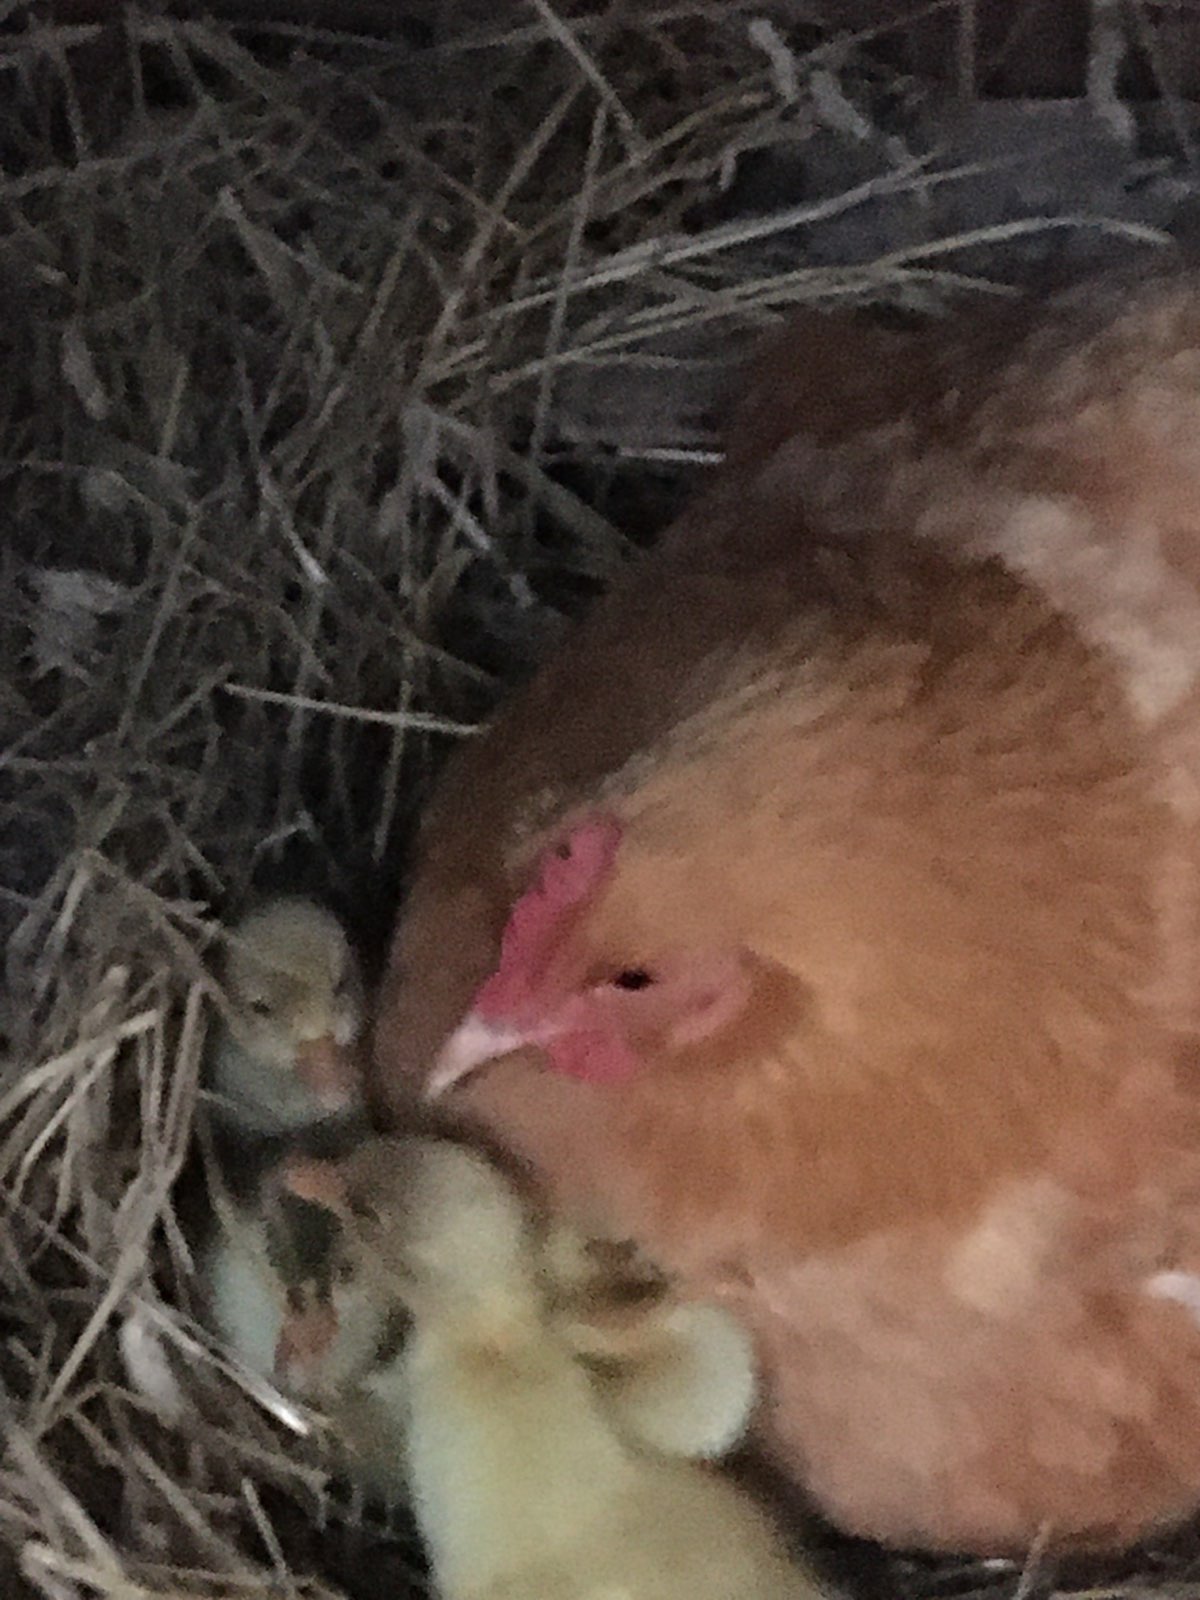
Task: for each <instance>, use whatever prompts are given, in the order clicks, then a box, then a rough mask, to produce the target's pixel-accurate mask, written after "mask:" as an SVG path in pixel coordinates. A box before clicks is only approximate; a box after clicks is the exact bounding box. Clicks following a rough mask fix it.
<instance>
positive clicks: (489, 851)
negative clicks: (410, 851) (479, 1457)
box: [375, 274, 1200, 1553]
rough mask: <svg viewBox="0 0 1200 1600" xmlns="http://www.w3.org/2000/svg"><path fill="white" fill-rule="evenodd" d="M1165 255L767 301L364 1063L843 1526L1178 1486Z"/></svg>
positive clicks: (1193, 759)
mask: <svg viewBox="0 0 1200 1600" xmlns="http://www.w3.org/2000/svg"><path fill="white" fill-rule="evenodd" d="M1198 675H1200V278H1196V277H1193V276H1189V275H1186V274H1183V275H1178V276H1173V275H1158V276H1154V277H1144V278H1142V279H1141V280H1139V281H1137V282H1135V283H1133V284H1132V285H1131V284H1130V283H1128V282H1122V283H1114V284H1110V285H1100V286H1097V285H1088V286H1086V287H1084V288H1082V289H1075V290H1070V291H1067V292H1065V293H1060V294H1058V295H1056V296H1053V297H1049V298H1047V299H1045V300H1043V301H1042V302H1040V303H1039V304H1032V305H1027V306H1023V307H1020V308H1018V309H1017V310H1015V311H1013V310H1006V311H1004V312H1002V313H999V314H992V315H989V316H987V317H982V316H974V317H970V318H966V319H964V321H963V322H962V324H961V325H957V326H956V325H954V324H948V325H943V326H940V327H938V328H936V329H934V330H932V331H931V332H924V333H919V334H912V335H903V334H898V333H897V334H893V333H884V332H881V331H879V330H870V329H859V328H858V327H857V326H856V325H855V324H854V323H853V322H851V321H849V320H847V319H841V320H838V321H835V322H829V323H822V322H821V321H820V320H819V319H814V318H810V319H808V320H807V322H804V323H801V324H799V325H797V327H796V328H795V329H794V330H792V332H791V333H790V334H789V335H788V336H787V337H785V339H784V340H783V341H782V342H781V344H780V345H779V346H778V347H777V348H776V349H775V350H774V351H772V352H769V353H767V354H765V355H764V356H762V357H760V359H759V361H758V363H757V365H756V366H755V367H753V368H752V370H751V374H750V382H749V387H748V392H747V398H746V400H745V402H744V403H743V406H742V409H741V412H740V414H739V416H738V417H737V418H736V419H735V423H734V427H733V431H732V435H731V442H730V452H729V462H728V465H727V467H726V469H725V471H724V473H723V474H722V475H721V476H720V477H719V479H718V480H717V481H715V482H714V484H713V485H712V486H711V487H710V489H709V490H708V491H707V492H706V493H705V494H703V495H702V496H701V497H700V498H699V499H698V501H697V502H696V504H695V505H694V506H693V507H692V509H691V510H690V511H689V512H688V513H687V514H686V515H685V516H684V517H683V518H682V519H681V521H680V522H679V523H678V524H677V525H676V526H675V527H674V528H673V529H672V530H671V531H670V532H669V533H668V534H667V535H666V536H665V538H664V539H663V541H662V542H661V544H660V546H659V547H658V548H657V549H656V550H655V551H654V552H653V553H652V554H650V555H649V556H647V557H646V558H644V559H643V560H642V561H641V563H640V564H639V565H637V566H636V567H634V568H633V569H632V570H631V571H630V572H629V573H628V574H627V576H626V577H625V578H624V579H623V580H622V581H621V582H619V583H618V584H617V585H616V586H614V588H613V590H612V591H611V592H610V594H609V595H608V596H607V597H606V599H605V600H604V601H603V602H601V603H600V604H599V605H598V606H597V607H596V609H595V610H594V612H593V613H592V614H591V616H590V617H589V618H588V619H587V620H586V621H585V622H584V623H583V624H582V625H581V626H580V627H579V628H578V629H577V630H576V631H575V633H574V635H573V636H572V638H571V639H570V640H569V641H568V643H567V644H566V645H565V647H564V648H562V649H561V651H560V652H559V653H558V654H557V655H556V656H555V657H554V658H553V659H552V660H550V661H549V662H548V663H547V664H546V665H545V667H544V668H543V670H542V671H541V672H540V674H539V675H538V676H537V677H536V678H535V680H534V681H533V682H532V684H531V685H530V686H529V687H528V688H527V689H525V690H524V691H522V692H521V693H520V694H519V695H518V696H517V697H515V698H514V699H513V700H512V701H511V702H510V703H509V704H508V705H507V706H506V707H505V708H504V709H503V710H502V711H501V713H500V714H499V715H498V716H497V718H496V719H495V721H494V723H493V724H492V726H491V728H490V730H489V731H488V732H487V734H486V735H485V736H483V737H482V738H480V739H479V740H477V741H475V742H473V743H471V744H470V745H469V746H467V747H465V748H464V750H463V751H462V752H461V753H460V755H459V756H458V758H457V759H456V760H455V761H454V762H453V763H452V764H451V765H450V767H449V769H448V770H447V772H446V774H445V777H444V781H443V782H442V784H441V787H440V790H439V793H438V795H437V796H436V797H435V800H434V802H433V804H432V806H431V808H430V810H429V812H428V815H427V820H426V822H425V825H424V828H423V832H422V834H421V837H420V840H419V845H418V852H417V860H416V865H415V870H414V873H413V879H412V883H411V887H410V891H409V893H408V895H407V897H406V901H405V905H404V909H403V912H402V915H401V918H400V924H399V928H398V932H397V936H396V940H395V944H394V948H393V954H392V961H391V969H390V976H389V979H388V981H387V984H386V986H385V991H384V995H383V998H382V1005H381V1014H380V1017H379V1020H378V1026H377V1031H376V1042H375V1053H376V1066H377V1069H378V1074H379V1081H380V1087H381V1089H382V1092H383V1094H384V1096H385V1098H386V1099H387V1100H388V1101H389V1102H390V1103H391V1105H392V1107H393V1109H399V1108H401V1107H402V1106H403V1105H404V1104H405V1103H406V1102H407V1101H408V1100H409V1099H410V1097H412V1096H414V1095H418V1094H424V1095H426V1096H428V1095H440V1096H442V1097H443V1107H444V1109H446V1110H447V1111H453V1112H454V1113H455V1114H457V1115H458V1116H460V1117H461V1119H462V1120H463V1123H464V1125H468V1126H470V1127H472V1128H474V1129H476V1130H479V1131H482V1132H484V1133H485V1134H486V1135H487V1136H488V1137H490V1138H492V1139H494V1140H497V1141H498V1142H500V1143H501V1144H503V1145H505V1146H507V1147H508V1148H509V1149H510V1150H511V1151H512V1152H514V1153H515V1154H517V1155H518V1156H519V1157H520V1158H522V1159H523V1160H524V1161H525V1162H526V1163H527V1164H528V1165H529V1166H530V1167H531V1168H532V1169H533V1170H534V1171H535V1172H536V1174H537V1175H538V1177H539V1178H540V1180H541V1182H542V1184H543V1185H544V1187H545V1190H546V1192H547V1193H548V1195H549V1196H550V1197H551V1199H552V1200H553V1201H554V1203H556V1204H557V1205H559V1206H560V1207H561V1208H563V1209H564V1210H565V1211H566V1212H567V1213H568V1214H570V1215H572V1216H574V1217H577V1218H579V1219H580V1220H581V1221H583V1222H586V1224H587V1226H589V1227H592V1228H600V1229H607V1230H609V1231H610V1232H611V1233H612V1234H613V1235H614V1236H619V1237H624V1236H629V1237H631V1238H633V1239H635V1240H636V1241H637V1242H638V1244H639V1245H640V1246H641V1247H642V1249H644V1250H645V1252H646V1253H647V1254H648V1255H649V1257H650V1258H651V1259H652V1260H654V1261H655V1262H656V1263H657V1264H658V1265H660V1266H661V1267H662V1268H663V1269H664V1270H666V1271H667V1272H669V1273H671V1274H674V1275H677V1276H678V1278H679V1279H680V1280H681V1282H682V1283H683V1284H684V1285H685V1286H686V1292H688V1293H691V1294H694V1295H696V1296H697V1297H713V1296H716V1297H723V1298H724V1299H725V1300H726V1302H727V1303H729V1304H730V1305H731V1306H733V1307H734V1308H735V1310H736V1311H737V1312H738V1314H739V1315H740V1316H741V1317H742V1318H743V1319H744V1320H745V1321H746V1322H747V1323H748V1325H749V1326H750V1327H751V1328H752V1329H753V1331H754V1335H755V1337H756V1340H757V1345H758V1350H759V1354H760V1358H761V1361H762V1363H763V1365H764V1369H765V1373H766V1378H767V1385H768V1393H767V1397H766V1401H765V1403H764V1404H763V1406H762V1407H761V1409H760V1413H759V1416H758V1419H757V1439H758V1441H759V1443H760V1445H761V1447H762V1448H763V1449H764V1450H765V1452H766V1453H767V1455H768V1456H769V1457H770V1458H771V1459H772V1460H773V1461H774V1463H775V1464H776V1465H777V1466H778V1467H780V1468H781V1469H782V1470H783V1471H784V1473H785V1474H787V1475H789V1476H790V1477H791V1478H792V1480H793V1481H794V1482H795V1483H796V1484H797V1485H799V1486H801V1487H803V1488H804V1489H806V1490H807V1491H808V1492H809V1493H810V1494H811V1495H812V1496H813V1497H814V1498H815V1499H816V1501H817V1502H818V1503H819V1504H820V1505H821V1506H822V1507H823V1509H824V1510H825V1511H826V1512H827V1513H829V1514H830V1515H831V1516H832V1517H833V1518H834V1519H835V1520H837V1521H839V1522H840V1523H841V1524H843V1525H844V1526H845V1527H847V1528H849V1529H851V1530H853V1531H855V1532H858V1533H862V1534H867V1535H871V1536H874V1537H877V1538H882V1539H885V1540H889V1541H893V1542H905V1543H920V1544H924V1545H926V1546H936V1547H958V1548H969V1549H974V1550H979V1551H983V1552H987V1553H993V1552H997V1551H1002V1550H1014V1551H1016V1550H1020V1549H1022V1548H1024V1547H1026V1546H1027V1545H1028V1543H1029V1542H1030V1541H1031V1540H1032V1539H1034V1538H1035V1537H1037V1536H1038V1535H1039V1534H1041V1535H1043V1536H1045V1537H1048V1538H1049V1540H1050V1541H1051V1543H1052V1544H1054V1545H1057V1546H1092V1547H1097V1546H1106V1545H1119V1544H1122V1543H1125V1542H1128V1541H1129V1540H1131V1539H1133V1538H1135V1537H1137V1536H1140V1535H1142V1534H1144V1533H1147V1532H1148V1531H1150V1530H1151V1529H1153V1528H1155V1527H1157V1526H1159V1525H1161V1524H1164V1523H1169V1522H1171V1521H1174V1520H1176V1519H1180V1518H1182V1517H1184V1516H1185V1515H1187V1514H1188V1513H1190V1512H1191V1511H1192V1510H1194V1509H1195V1508H1196V1507H1197V1505H1200V1312H1198V1308H1200V1211H1198V1209H1197V1200H1198V1199H1200V1122H1198V1119H1197V1069H1198V1066H1200V1057H1198V1051H1197V1041H1198V1038H1200V1032H1198V1020H1200V1019H1198V1010H1200V886H1198V879H1197V874H1198V870H1200V694H1198V691H1197V677H1198Z"/></svg>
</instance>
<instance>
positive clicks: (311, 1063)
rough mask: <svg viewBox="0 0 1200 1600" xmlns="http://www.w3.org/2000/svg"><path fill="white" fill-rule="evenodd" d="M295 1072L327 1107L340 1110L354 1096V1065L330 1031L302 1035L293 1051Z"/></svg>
mask: <svg viewBox="0 0 1200 1600" xmlns="http://www.w3.org/2000/svg"><path fill="white" fill-rule="evenodd" d="M296 1076H297V1077H298V1078H299V1080H300V1082H301V1083H302V1084H303V1085H304V1087H305V1088H306V1089H307V1090H308V1091H309V1093H310V1094H312V1095H314V1096H315V1097H316V1099H317V1100H318V1101H319V1102H320V1104H321V1105H322V1106H324V1107H325V1109H326V1110H327V1111H341V1110H343V1109H344V1108H345V1107H346V1106H349V1105H353V1104H354V1102H355V1100H356V1099H357V1098H358V1068H357V1064H356V1062H355V1060H354V1055H353V1052H352V1051H350V1050H346V1049H344V1048H343V1047H342V1046H341V1045H339V1044H338V1042H337V1040H336V1039H335V1038H334V1037H333V1035H332V1034H331V1033H323V1034H322V1035H321V1037H320V1038H319V1039H305V1040H304V1042H303V1044H301V1045H300V1046H299V1047H298V1049H297V1051H296Z"/></svg>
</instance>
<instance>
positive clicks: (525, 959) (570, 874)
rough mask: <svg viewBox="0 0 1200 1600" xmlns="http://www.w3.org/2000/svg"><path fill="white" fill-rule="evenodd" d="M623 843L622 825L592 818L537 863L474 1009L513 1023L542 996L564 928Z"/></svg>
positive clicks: (593, 891)
mask: <svg viewBox="0 0 1200 1600" xmlns="http://www.w3.org/2000/svg"><path fill="white" fill-rule="evenodd" d="M620 842H621V825H620V823H619V822H617V821H615V820H614V819H613V818H611V817H593V818H590V819H589V820H588V821H587V822H581V823H580V824H579V825H578V827H576V828H574V829H572V831H571V832H570V833H569V834H568V835H567V837H566V838H565V839H564V840H563V841H562V842H561V843H559V844H557V845H555V846H553V847H552V848H551V849H549V850H547V851H545V852H544V853H543V855H542V857H541V859H540V860H539V861H538V865H537V875H536V877H535V878H534V880H533V884H532V886H531V887H530V888H528V889H526V891H525V893H524V894H523V895H522V896H521V898H520V899H519V900H518V901H517V903H516V905H514V906H513V908H512V911H511V912H510V914H509V918H508V922H507V923H506V925H505V928H504V932H503V933H502V934H501V936H500V960H499V963H498V965H497V967H496V970H495V972H493V973H492V975H491V977H490V978H488V980H487V981H486V983H484V984H483V986H482V987H481V988H480V990H479V992H478V994H476V996H475V1004H474V1007H473V1009H474V1010H475V1011H477V1012H478V1013H479V1014H480V1015H481V1016H483V1017H485V1018H488V1019H490V1020H494V1021H499V1020H506V1021H508V1020H511V1019H512V1018H513V1015H514V1013H515V1012H518V1011H519V1010H520V1009H521V1008H522V1007H523V1006H524V1005H526V1004H528V1003H529V1002H530V1001H532V1000H536V999H537V998H538V993H537V988H538V983H539V980H540V979H541V978H542V977H543V976H544V975H545V971H546V968H547V967H548V966H549V964H550V960H551V957H552V956H553V954H554V951H555V948H556V946H557V944H558V941H559V939H560V938H561V936H562V933H563V929H564V925H565V924H566V922H567V920H568V918H569V917H570V916H571V914H572V913H573V912H576V911H578V910H580V909H581V907H582V906H583V905H584V904H585V903H586V901H587V900H588V899H590V898H591V896H592V895H593V894H594V893H595V891H596V890H597V889H598V888H599V886H600V884H601V883H603V881H604V879H605V877H606V876H607V875H608V872H609V870H610V868H611V867H612V864H613V861H614V859H615V858H616V854H617V847H618V846H619V844H620Z"/></svg>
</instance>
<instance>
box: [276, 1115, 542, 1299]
mask: <svg viewBox="0 0 1200 1600" xmlns="http://www.w3.org/2000/svg"><path fill="white" fill-rule="evenodd" d="M314 1173H316V1174H317V1178H316V1179H315V1180H314V1177H313V1174H314ZM290 1181H291V1183H292V1185H293V1187H294V1188H295V1189H296V1190H297V1192H302V1193H310V1194H313V1195H315V1196H317V1197H318V1198H321V1199H322V1201H323V1203H325V1204H328V1205H329V1206H330V1207H331V1208H332V1209H333V1210H335V1211H336V1212H337V1213H338V1214H339V1215H340V1216H341V1217H342V1219H343V1222H344V1224H345V1227H346V1234H345V1244H346V1252H347V1256H348V1259H349V1260H350V1261H352V1262H355V1263H357V1265H358V1268H359V1270H362V1271H365V1272H367V1273H368V1274H369V1275H374V1276H376V1277H378V1278H380V1279H381V1287H382V1285H383V1284H386V1286H387V1288H386V1292H387V1293H389V1294H390V1295H391V1296H392V1297H394V1299H395V1300H396V1301H397V1302H398V1303H399V1304H401V1305H404V1306H405V1307H406V1308H407V1309H408V1310H409V1311H410V1312H411V1313H412V1314H413V1315H415V1316H416V1317H417V1319H418V1321H420V1320H421V1319H422V1317H424V1316H426V1315H430V1316H434V1317H444V1316H445V1315H447V1314H448V1313H450V1312H451V1311H452V1310H455V1311H459V1310H466V1309H467V1308H468V1307H469V1306H471V1305H472V1304H476V1303H478V1304H483V1303H494V1302H495V1300H496V1299H497V1297H500V1298H501V1299H505V1300H510V1299H515V1300H519V1301H525V1300H528V1299H530V1298H531V1297H534V1298H536V1289H535V1276H536V1248H537V1245H536V1238H535V1233H534V1228H533V1222H532V1219H531V1217H530V1215H529V1213H528V1211H527V1210H526V1207H525V1205H524V1203H523V1202H522V1200H521V1198H520V1197H519V1196H518V1194H517V1193H516V1191H515V1190H514V1189H513V1187H512V1186H511V1184H510V1183H509V1182H508V1180H507V1178H505V1177H504V1175H503V1174H502V1173H501V1172H500V1171H499V1170H498V1169H497V1168H496V1167H495V1166H493V1165H492V1163H491V1162H490V1161H489V1160H487V1158H486V1157H484V1156H483V1155H481V1154H479V1153H478V1152H477V1151H475V1150H471V1149H468V1148H467V1147H466V1146H464V1145H460V1144H455V1143H452V1142H450V1141H448V1140H445V1139H438V1138H425V1137H418V1136H412V1137H405V1138H380V1139H373V1140H368V1141H367V1142H366V1143H365V1144H364V1145H362V1146H360V1147H359V1148H358V1149H357V1150H356V1151H355V1152H354V1153H353V1154H352V1155H351V1156H350V1157H349V1158H348V1159H347V1160H345V1161H344V1162H341V1163H340V1164H338V1165H337V1166H336V1167H334V1166H332V1165H331V1164H322V1163H316V1164H314V1163H304V1162H301V1163H299V1164H297V1163H293V1164H292V1166H291V1178H290ZM314 1181H315V1182H316V1183H317V1185H318V1188H317V1189H313V1183H314ZM322 1184H323V1185H324V1192H320V1193H319V1192H318V1191H319V1190H320V1188H321V1185H322Z"/></svg>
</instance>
